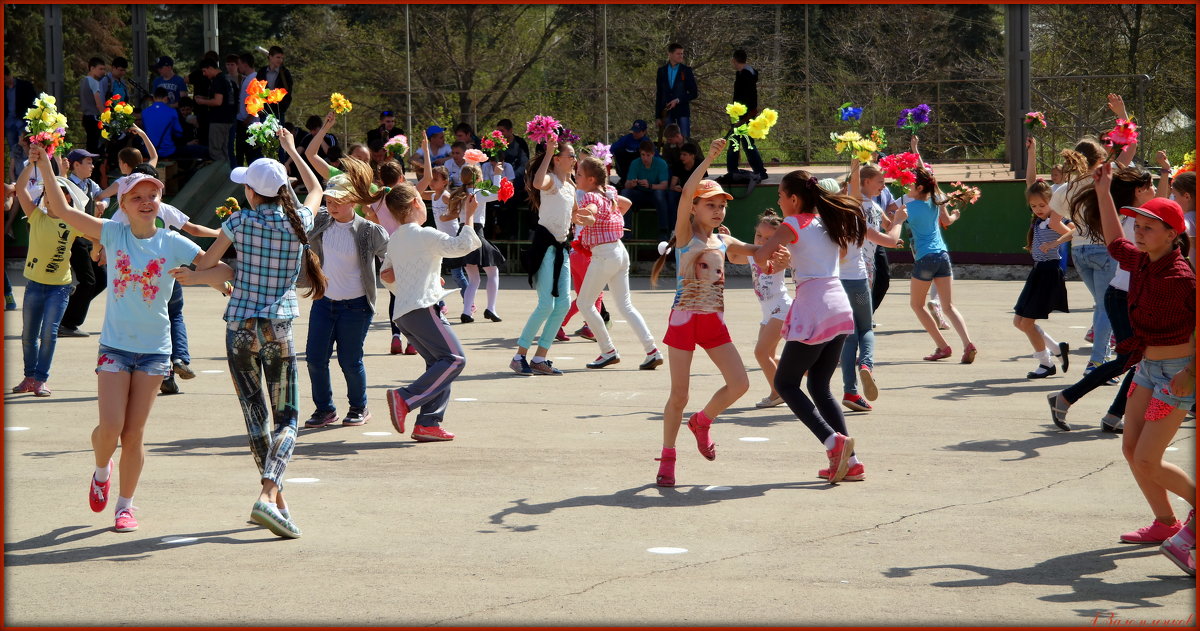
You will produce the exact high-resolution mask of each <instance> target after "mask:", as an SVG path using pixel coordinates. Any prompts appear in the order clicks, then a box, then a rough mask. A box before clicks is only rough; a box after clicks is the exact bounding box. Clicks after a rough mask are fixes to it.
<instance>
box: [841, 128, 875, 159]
mask: <svg viewBox="0 0 1200 631" xmlns="http://www.w3.org/2000/svg"><path fill="white" fill-rule="evenodd" d="M829 139H830V140H832V141H833V142H835V143H837V144H835V145H834V147H833V148H834V150H835V151H837V152H838V153H839V154H840V153H843V152H845V151H846V150H847V149H849V150H850V154H851V155H852V156H854V157H855V158H857V159H858V161H859V162H864V163H866V162H870V161H871V157H872V155H873V154H874V153H875V152H876V151H878V150H879V147H878V146H877V145H876V144H875V143H874V142H873V141H871V140H869V139H866V138H863V137H862V134H860V133H858V132H856V131H847V132H843V133H841V134H839V133H837V132H834V133H831V134H829Z"/></svg>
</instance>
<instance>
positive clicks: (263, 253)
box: [221, 204, 313, 322]
mask: <svg viewBox="0 0 1200 631" xmlns="http://www.w3.org/2000/svg"><path fill="white" fill-rule="evenodd" d="M296 214H298V215H299V216H300V223H301V224H303V226H304V230H305V232H307V231H309V230H311V229H312V226H313V214H312V211H311V210H309V209H308V208H306V207H303V206H301V207H299V208H297V209H296ZM221 231H222V232H224V233H225V236H227V237H229V238H230V239H231V240H232V241H233V245H234V247H236V248H237V254H238V266H237V275H236V276H235V277H234V279H233V296H232V297H230V299H229V307H228V308H226V309H225V321H226V322H238V321H241V320H249V319H250V318H267V319H270V320H292V319H295V318H296V317H298V316H299V315H300V308H299V305H297V304H296V278H297V277H298V276H299V274H300V264H301V254H302V253H303V248H304V246H302V245H301V244H300V239H299V238H297V237H296V233H295V231H294V230H292V224H291V222H289V221H288V219H287V214H285V213H284V212H283V208H282V207H281V206H280V205H278V204H263V205H261V206H259V207H258V208H257V209H254V210H251V209H246V210H241V211H238V212H236V213H233V215H231V216H230V217H229V219H227V220H226V221H225V223H224V224H222V226H221Z"/></svg>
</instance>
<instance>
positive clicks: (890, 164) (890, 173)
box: [879, 151, 924, 186]
mask: <svg viewBox="0 0 1200 631" xmlns="http://www.w3.org/2000/svg"><path fill="white" fill-rule="evenodd" d="M921 166H924V165H923V164H922V163H921V159H920V157H918V156H917V154H915V153H911V152H908V151H906V152H904V153H894V154H892V155H888V156H884V157H883V158H880V160H879V169H880V170H881V171H883V175H884V177H887V178H890V179H892V180H895V181H896V182H897V183H899V184H901V185H903V186H908V185H909V184H912V183H913V182H916V181H917V176H916V175H914V174H913V169H916V168H919V167H921Z"/></svg>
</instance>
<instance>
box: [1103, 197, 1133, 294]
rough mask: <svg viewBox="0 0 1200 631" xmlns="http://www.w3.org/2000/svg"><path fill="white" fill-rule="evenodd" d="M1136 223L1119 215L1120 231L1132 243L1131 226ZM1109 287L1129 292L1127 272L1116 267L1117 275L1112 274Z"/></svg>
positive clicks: (1131, 218) (1130, 218)
mask: <svg viewBox="0 0 1200 631" xmlns="http://www.w3.org/2000/svg"><path fill="white" fill-rule="evenodd" d="M1136 223H1137V222H1136V221H1134V219H1133V217H1126V216H1125V215H1121V230H1122V231H1124V232H1125V238H1126V239H1129V240H1130V241H1133V226H1134V224H1136ZM1108 286H1109V287H1115V288H1117V289H1120V290H1121V291H1129V272H1127V271H1125V270H1123V269H1121V266H1120V265H1118V266H1117V273H1116V274H1113V279H1112V280H1111V281H1109V283H1108Z"/></svg>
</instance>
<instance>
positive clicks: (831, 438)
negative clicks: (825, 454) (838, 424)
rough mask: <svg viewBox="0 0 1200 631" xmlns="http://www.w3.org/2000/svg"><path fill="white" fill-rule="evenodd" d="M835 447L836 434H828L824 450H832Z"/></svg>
mask: <svg viewBox="0 0 1200 631" xmlns="http://www.w3.org/2000/svg"><path fill="white" fill-rule="evenodd" d="M836 445H837V434H830V435H829V438H826V439H825V449H826V450H829V449H833V448H834V447H835V446H836Z"/></svg>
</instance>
